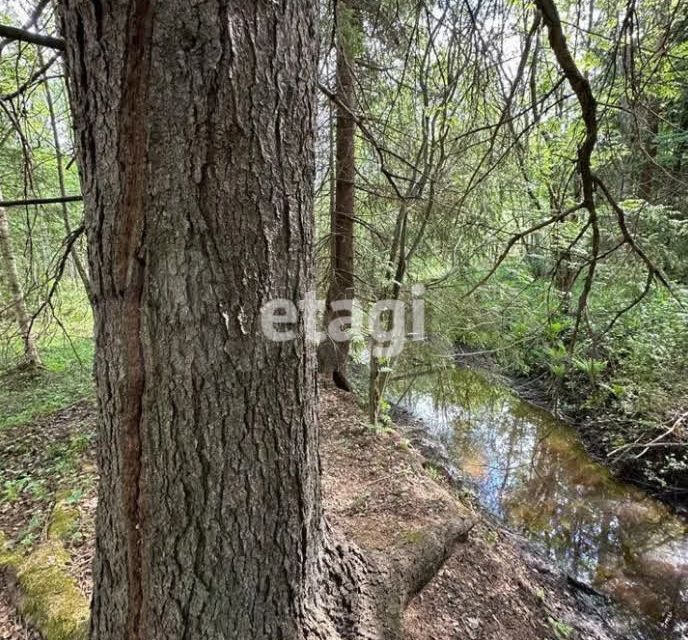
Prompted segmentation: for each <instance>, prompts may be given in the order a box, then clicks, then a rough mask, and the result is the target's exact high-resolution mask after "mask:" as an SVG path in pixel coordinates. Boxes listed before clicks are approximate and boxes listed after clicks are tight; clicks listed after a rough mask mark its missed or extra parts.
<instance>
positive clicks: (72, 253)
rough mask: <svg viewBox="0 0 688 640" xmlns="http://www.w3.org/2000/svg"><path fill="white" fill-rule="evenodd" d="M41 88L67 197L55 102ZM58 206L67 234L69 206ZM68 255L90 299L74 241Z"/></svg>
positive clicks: (69, 229) (46, 86) (47, 88)
mask: <svg viewBox="0 0 688 640" xmlns="http://www.w3.org/2000/svg"><path fill="white" fill-rule="evenodd" d="M36 51H37V55H38V61H39V63H40V64H41V66H42V65H43V64H44V60H43V54H42V53H41V49H40V47H38V48H37V50H36ZM43 90H44V91H45V103H46V106H47V107H48V116H49V117H50V130H51V132H52V134H53V145H54V147H55V162H56V165H57V182H58V185H59V187H60V197H62V198H66V197H67V189H66V188H65V171H64V156H63V154H62V144H61V143H60V133H59V131H58V130H57V117H56V114H55V103H54V101H53V94H52V91H51V90H50V82H49V81H48V80H46V81H45V82H43ZM60 208H61V210H62V222H63V224H64V228H65V231H66V233H67V236H69V235H70V234H71V233H72V225H71V223H70V222H69V206H68V205H67V203H66V202H64V201H63V202H61V203H60ZM69 257H70V258H71V260H72V263H73V264H74V268H75V269H76V272H77V273H78V274H79V278H81V282H82V284H83V285H84V289H85V290H86V295H87V296H88V298H89V300H91V284H90V282H89V278H88V273H87V271H86V267H84V264H83V261H82V260H81V256H79V250H78V246H77V244H76V243H75V244H74V245H72V248H71V250H70V252H69Z"/></svg>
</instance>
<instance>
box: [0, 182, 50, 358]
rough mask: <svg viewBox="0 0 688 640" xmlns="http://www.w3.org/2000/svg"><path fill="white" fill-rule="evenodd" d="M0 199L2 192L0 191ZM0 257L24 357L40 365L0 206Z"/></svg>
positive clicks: (4, 216)
mask: <svg viewBox="0 0 688 640" xmlns="http://www.w3.org/2000/svg"><path fill="white" fill-rule="evenodd" d="M0 200H2V193H0ZM0 257H1V258H2V276H3V279H4V280H5V281H6V283H7V289H8V290H9V294H10V298H11V304H12V312H13V313H14V317H15V319H16V321H17V326H18V327H19V335H21V339H22V343H23V345H24V359H25V361H26V364H27V365H28V366H30V367H40V366H41V358H40V356H39V355H38V349H37V348H36V342H35V341H34V338H33V335H32V333H31V317H30V316H29V312H28V311H27V309H26V302H25V301H24V292H23V291H22V286H21V283H20V282H19V274H18V272H17V263H16V262H15V260H14V252H13V250H12V238H11V237H10V225H9V221H8V220H7V213H6V212H5V210H4V209H3V208H2V207H0Z"/></svg>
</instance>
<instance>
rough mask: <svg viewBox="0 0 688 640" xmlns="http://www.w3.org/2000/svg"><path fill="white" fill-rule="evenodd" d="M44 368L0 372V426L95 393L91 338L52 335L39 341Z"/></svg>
mask: <svg viewBox="0 0 688 640" xmlns="http://www.w3.org/2000/svg"><path fill="white" fill-rule="evenodd" d="M38 347H39V351H40V354H41V359H42V360H43V365H44V368H43V369H40V370H37V371H30V370H22V369H9V370H7V371H4V372H2V373H0V429H3V428H6V427H11V426H16V425H19V424H24V423H26V422H30V421H31V420H34V419H36V418H38V417H41V416H44V415H47V414H50V413H52V412H53V411H57V410H58V409H61V408H63V407H66V406H69V405H71V404H74V403H75V402H77V401H79V400H82V399H84V398H91V397H93V395H94V389H93V380H92V362H93V342H92V340H91V339H90V338H73V339H72V340H71V342H70V341H69V340H67V339H66V338H53V339H52V340H50V341H49V342H48V343H46V342H44V341H41V342H39V345H38Z"/></svg>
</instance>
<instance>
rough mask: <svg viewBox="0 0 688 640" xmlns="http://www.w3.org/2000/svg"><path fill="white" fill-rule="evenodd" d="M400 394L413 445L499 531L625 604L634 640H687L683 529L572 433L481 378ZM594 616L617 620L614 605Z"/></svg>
mask: <svg viewBox="0 0 688 640" xmlns="http://www.w3.org/2000/svg"><path fill="white" fill-rule="evenodd" d="M394 391H395V390H394V389H393V388H392V389H390V397H393V396H394ZM397 392H399V394H400V397H401V401H400V406H398V407H397V409H396V412H395V413H394V417H395V420H396V421H397V422H398V423H399V424H401V425H403V429H404V433H405V434H406V436H407V437H409V438H410V439H411V440H412V441H414V442H416V443H417V446H419V447H420V448H421V449H422V450H424V452H425V454H426V455H427V456H429V457H430V458H431V459H433V460H434V463H435V464H436V466H437V467H438V468H440V469H442V470H443V472H444V473H445V474H446V475H447V476H448V477H450V478H451V479H452V480H453V481H454V482H458V484H459V485H461V486H463V487H464V488H465V489H467V490H469V491H470V492H471V493H472V494H473V496H474V499H475V502H476V504H478V505H479V506H480V508H481V509H483V510H484V511H486V512H487V513H488V514H489V515H490V517H491V518H492V519H494V521H495V522H497V523H499V525H501V526H503V527H506V528H507V529H508V530H511V531H514V532H516V533H517V534H518V535H519V536H522V537H523V540H524V541H527V545H526V549H530V550H532V551H533V552H534V553H535V555H536V556H537V557H540V558H542V559H544V561H545V562H547V563H548V564H550V565H551V566H553V567H555V568H556V569H555V570H556V571H558V572H560V573H562V574H563V575H565V576H566V577H567V580H568V581H569V582H571V583H572V584H574V585H576V586H578V587H580V588H581V589H582V590H583V591H587V592H589V593H596V592H600V593H602V594H605V595H606V596H607V597H608V599H609V602H617V603H619V605H620V606H621V607H622V610H623V609H625V611H626V612H628V613H622V616H629V615H630V616H633V615H634V614H635V613H636V612H637V613H639V614H640V617H638V618H636V619H635V620H634V622H633V624H632V631H633V633H635V634H636V635H635V636H629V635H627V636H625V637H639V638H647V639H653V640H668V639H669V638H672V639H673V638H676V639H683V638H685V637H687V636H686V634H687V633H688V593H687V591H688V582H687V578H688V527H687V525H686V522H685V521H684V520H682V519H681V518H678V517H676V516H675V515H674V514H673V513H672V512H671V511H670V510H669V509H668V508H667V507H666V506H665V505H664V504H663V503H661V502H658V501H656V500H653V499H652V498H651V497H649V496H647V495H646V494H644V493H643V492H641V491H640V490H639V489H637V488H636V487H634V486H631V485H627V484H624V483H622V482H619V481H618V480H617V479H615V478H614V477H613V476H612V474H611V473H610V472H609V471H608V470H607V469H606V468H605V467H603V466H602V465H600V464H598V463H597V462H595V461H594V460H593V459H592V458H591V457H590V456H588V455H587V453H586V451H585V450H584V448H583V446H582V445H581V443H580V441H579V438H578V435H577V433H576V432H575V431H574V430H573V429H572V428H571V427H570V426H569V425H566V424H564V423H562V422H560V421H558V420H557V419H555V418H554V417H553V416H552V415H551V414H549V413H548V412H546V411H544V410H543V409H541V408H538V407H535V406H533V405H531V404H528V403H525V402H523V401H521V400H519V399H518V398H517V397H516V396H515V395H514V394H513V393H512V392H511V391H510V390H509V389H507V388H506V387H504V386H502V385H500V384H497V383H495V382H494V381H492V380H488V379H487V378H485V377H484V376H481V375H479V374H477V373H476V372H475V371H471V370H468V369H462V368H458V367H449V368H447V369H446V370H444V371H443V372H441V373H432V374H424V375H419V376H416V378H415V380H414V383H413V385H411V386H409V385H408V384H406V381H404V385H403V391H399V390H397ZM595 607H596V608H597V609H598V610H600V611H605V610H607V607H606V604H605V601H604V599H601V600H598V602H597V603H596V604H595ZM608 613H609V615H611V616H612V617H618V616H614V612H613V610H609V611H608ZM604 615H607V613H605V614H604ZM629 619H630V618H629Z"/></svg>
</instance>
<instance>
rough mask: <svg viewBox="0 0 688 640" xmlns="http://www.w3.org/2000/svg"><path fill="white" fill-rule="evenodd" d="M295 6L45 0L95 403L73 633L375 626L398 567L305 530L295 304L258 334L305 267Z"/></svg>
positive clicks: (307, 139)
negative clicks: (78, 230) (83, 582)
mask: <svg viewBox="0 0 688 640" xmlns="http://www.w3.org/2000/svg"><path fill="white" fill-rule="evenodd" d="M315 14H316V5H315V3H314V2H306V1H299V2H293V1H283V2H268V1H262V0H261V1H258V2H233V1H229V0H220V1H217V2H207V3H204V4H200V5H199V4H192V3H188V2H182V1H181V0H168V1H166V2H164V3H163V2H154V3H151V2H148V1H147V0H114V1H113V2H110V3H99V2H95V3H94V2H88V1H86V0H64V1H63V5H62V23H63V32H64V36H65V38H66V43H67V47H66V50H67V59H68V65H69V70H70V89H71V100H72V104H73V109H74V120H75V125H76V129H77V138H78V142H79V152H80V168H81V173H82V181H83V191H84V198H85V204H86V212H87V216H86V227H87V234H88V245H89V260H90V267H91V273H92V286H93V297H94V315H95V325H96V326H95V328H96V379H97V387H98V395H99V403H100V410H101V424H100V433H99V446H100V453H99V464H100V472H101V482H100V487H99V496H100V497H99V507H98V517H97V525H96V526H97V532H96V538H97V540H96V558H95V566H94V595H93V604H92V621H91V637H92V638H97V639H98V640H110V639H112V640H115V639H117V640H121V639H122V638H129V639H133V638H137V639H138V638H140V639H142V640H143V639H145V640H152V639H157V638H160V639H163V638H164V639H165V640H177V639H181V638H185V639H186V638H189V639H192V640H196V639H205V638H208V639H210V638H213V639H216V638H227V639H229V638H236V639H241V640H247V639H251V640H263V639H264V640H268V639H269V640H276V639H279V638H284V639H291V638H306V637H308V638H323V639H324V638H337V637H341V638H383V637H384V638H392V637H397V636H394V635H392V634H394V633H396V631H395V630H396V629H398V628H399V625H400V621H399V615H398V614H396V618H395V619H394V621H392V618H391V614H388V611H391V609H390V607H391V605H389V606H388V603H390V602H399V598H400V596H399V594H400V593H403V594H408V593H410V589H407V588H405V587H404V588H402V586H401V585H402V580H401V578H395V579H389V580H388V579H385V577H386V576H392V575H393V576H396V575H397V574H398V573H399V571H397V570H396V566H397V565H399V563H397V565H391V564H389V563H387V564H384V565H382V563H378V562H376V561H375V560H374V559H366V558H364V557H363V556H362V555H361V553H360V552H359V551H358V550H356V549H355V548H353V547H349V546H348V545H345V544H343V543H340V542H337V540H336V536H335V535H334V534H332V533H330V532H329V531H328V530H327V528H326V527H325V526H324V524H323V519H322V514H321V506H320V493H319V478H318V457H317V441H316V440H317V434H316V425H315V412H314V403H315V388H314V385H315V370H314V362H313V360H314V359H313V357H312V354H311V353H309V351H308V350H307V348H306V344H305V340H304V327H303V326H302V322H301V321H299V326H298V327H297V331H296V339H295V340H293V341H290V342H280V343H275V342H270V341H269V340H268V339H267V338H265V337H264V336H263V333H262V331H261V317H260V309H261V306H262V305H263V304H264V303H266V302H268V301H270V300H272V299H274V298H288V299H290V300H296V299H300V298H301V297H302V296H303V295H304V293H305V292H306V291H307V290H308V289H309V288H310V286H311V284H312V274H311V249H312V236H313V213H312V193H311V191H312V178H313V166H314V163H313V151H312V147H313V140H312V130H313V114H314V88H315V86H316V85H315V73H316V64H315V57H316V28H315ZM464 531H465V527H464V526H462V525H457V526H453V527H449V528H447V530H446V531H443V532H442V533H441V534H440V535H436V536H434V537H432V536H430V537H429V538H428V539H429V544H427V545H425V546H424V549H428V550H430V551H431V552H429V555H427V554H428V552H427V551H424V553H422V554H421V553H419V554H418V557H422V558H425V557H427V558H428V560H427V562H424V563H422V562H418V563H417V565H418V566H421V565H422V566H426V567H427V566H430V565H431V564H437V563H439V562H441V560H443V559H444V557H446V555H447V553H448V550H449V549H450V548H451V545H452V544H453V543H454V542H456V541H457V540H458V539H459V538H460V537H461V536H462V535H463V533H464ZM393 557H396V556H393ZM404 557H405V558H406V557H413V554H408V553H406V554H404ZM402 564H403V563H402ZM399 566H401V565H399ZM414 566H416V565H414ZM419 573H421V572H419V571H416V573H415V575H418V574H419ZM408 575H414V573H413V572H412V571H408ZM403 584H404V585H406V584H407V582H404V583H403ZM408 584H411V583H410V582H408ZM389 585H394V586H395V587H396V588H395V589H394V591H393V593H392V594H389V593H388V590H389V587H388V586H389ZM400 606H401V605H398V606H397V609H398V608H399V607H400Z"/></svg>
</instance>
